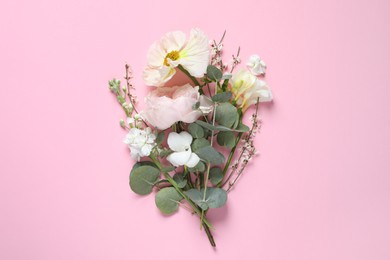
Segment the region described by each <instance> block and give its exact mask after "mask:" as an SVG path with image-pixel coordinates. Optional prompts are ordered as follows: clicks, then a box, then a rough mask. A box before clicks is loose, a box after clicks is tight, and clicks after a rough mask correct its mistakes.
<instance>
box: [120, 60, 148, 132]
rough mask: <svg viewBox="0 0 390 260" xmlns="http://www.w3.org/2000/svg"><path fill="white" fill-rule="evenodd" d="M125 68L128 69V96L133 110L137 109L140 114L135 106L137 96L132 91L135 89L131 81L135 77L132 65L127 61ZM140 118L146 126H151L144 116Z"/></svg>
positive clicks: (126, 76) (126, 75)
mask: <svg viewBox="0 0 390 260" xmlns="http://www.w3.org/2000/svg"><path fill="white" fill-rule="evenodd" d="M125 70H126V74H125V80H126V86H127V89H126V91H125V92H126V94H127V97H128V98H129V102H130V104H131V106H132V108H133V110H134V111H135V113H137V114H139V113H138V110H137V108H136V106H135V105H136V103H137V97H136V96H135V95H133V94H132V93H131V90H132V89H135V88H134V86H133V84H132V83H131V79H132V78H133V77H132V71H131V68H130V65H129V64H127V63H126V64H125ZM140 119H141V120H142V122H143V123H144V124H145V125H146V126H149V125H148V123H147V122H146V121H145V120H144V119H143V118H142V117H141V118H140Z"/></svg>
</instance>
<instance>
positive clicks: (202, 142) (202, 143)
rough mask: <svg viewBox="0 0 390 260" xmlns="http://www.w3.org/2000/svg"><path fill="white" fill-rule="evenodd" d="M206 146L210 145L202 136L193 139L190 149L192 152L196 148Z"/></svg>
mask: <svg viewBox="0 0 390 260" xmlns="http://www.w3.org/2000/svg"><path fill="white" fill-rule="evenodd" d="M206 146H210V142H209V141H207V140H206V139H204V138H199V139H195V140H194V142H193V143H192V145H191V149H192V151H193V152H195V151H196V150H198V149H200V148H202V147H206Z"/></svg>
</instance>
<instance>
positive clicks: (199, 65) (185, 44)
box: [143, 29, 210, 87]
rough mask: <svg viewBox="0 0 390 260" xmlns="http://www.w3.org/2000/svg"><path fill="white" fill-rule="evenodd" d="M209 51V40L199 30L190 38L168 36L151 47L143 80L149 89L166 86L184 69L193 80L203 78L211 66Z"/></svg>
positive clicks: (181, 33) (193, 31)
mask: <svg viewBox="0 0 390 260" xmlns="http://www.w3.org/2000/svg"><path fill="white" fill-rule="evenodd" d="M209 55H210V49H209V44H208V39H207V36H206V35H205V34H204V33H203V32H202V31H200V30H199V29H192V30H191V33H190V38H189V40H188V41H186V36H185V34H184V33H183V32H181V31H174V32H169V33H167V34H165V36H164V37H162V38H161V40H160V41H157V42H155V43H153V44H152V46H151V47H150V49H149V52H148V55H147V59H148V65H147V67H146V69H145V70H144V73H143V78H144V81H145V83H146V85H148V86H157V87H160V86H163V85H164V84H165V83H166V82H167V81H168V80H170V79H171V78H172V77H173V75H175V73H176V69H175V68H176V67H177V66H179V65H181V66H183V67H184V68H185V69H186V70H187V71H188V72H189V73H190V74H191V75H192V76H194V77H203V75H204V74H205V73H206V70H207V65H208V62H209Z"/></svg>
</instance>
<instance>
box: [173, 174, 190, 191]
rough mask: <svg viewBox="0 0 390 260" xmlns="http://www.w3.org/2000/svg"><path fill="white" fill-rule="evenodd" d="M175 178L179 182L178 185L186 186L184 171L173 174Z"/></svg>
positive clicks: (180, 186)
mask: <svg viewBox="0 0 390 260" xmlns="http://www.w3.org/2000/svg"><path fill="white" fill-rule="evenodd" d="M173 180H174V181H175V182H176V183H177V186H178V187H179V188H180V189H182V188H184V187H185V186H186V184H187V180H186V179H185V178H184V176H183V174H182V173H176V174H175V175H173Z"/></svg>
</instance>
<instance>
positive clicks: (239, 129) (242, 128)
mask: <svg viewBox="0 0 390 260" xmlns="http://www.w3.org/2000/svg"><path fill="white" fill-rule="evenodd" d="M249 130H250V129H249V127H248V126H247V125H244V124H243V123H239V124H238V126H237V128H236V129H235V131H236V132H248V131H249Z"/></svg>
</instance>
